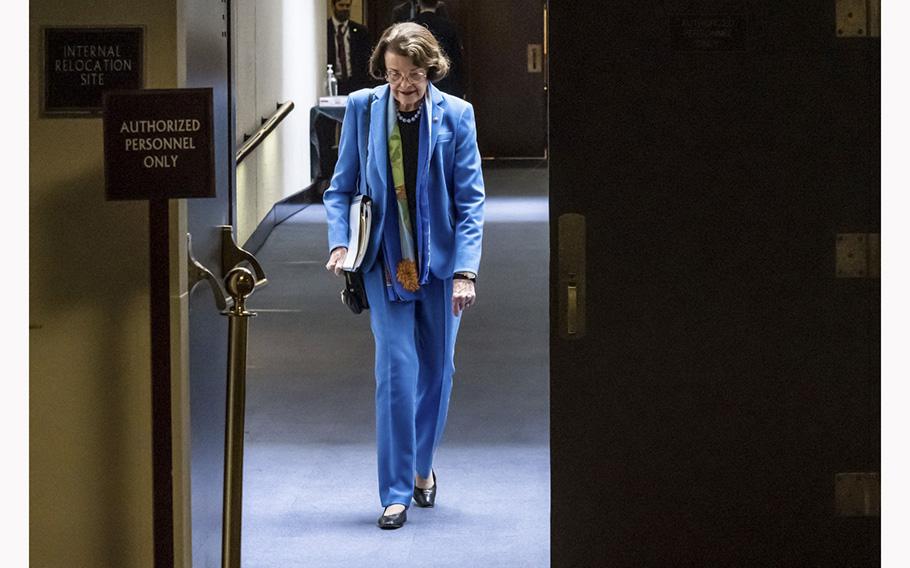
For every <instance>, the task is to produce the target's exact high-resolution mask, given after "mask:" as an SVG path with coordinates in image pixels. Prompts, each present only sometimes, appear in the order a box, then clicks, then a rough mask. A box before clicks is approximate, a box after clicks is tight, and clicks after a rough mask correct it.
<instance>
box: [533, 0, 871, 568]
mask: <svg viewBox="0 0 910 568" xmlns="http://www.w3.org/2000/svg"><path fill="white" fill-rule="evenodd" d="M550 9H551V18H550V30H551V36H550V48H551V49H550V61H551V69H550V71H551V73H550V75H551V89H550V158H551V161H550V164H551V165H550V195H551V205H550V212H551V217H550V221H551V243H552V250H551V258H552V259H553V262H552V269H551V283H552V284H551V298H552V299H553V303H552V308H551V325H552V330H551V331H552V333H551V338H552V340H551V353H550V356H551V428H552V437H551V451H552V461H551V463H552V478H551V479H552V517H551V522H552V564H553V566H556V567H560V566H611V567H624V566H630V567H631V566H635V567H642V566H648V567H664V566H666V567H674V568H677V567H684V566H692V567H705V566H712V567H715V566H717V567H719V566H730V567H734V566H735V567H752V566H755V567H768V566H778V567H781V566H793V567H807V566H819V567H822V566H823V567H840V566H842V567H848V566H849V567H860V566H876V565H879V533H880V524H879V519H878V517H877V516H865V515H862V514H861V515H859V516H846V515H844V514H842V513H844V512H845V510H843V509H839V506H843V502H841V503H840V505H839V502H838V500H837V499H836V480H837V479H838V478H837V476H838V474H842V473H848V472H878V471H879V470H880V431H879V385H880V381H879V379H880V374H879V367H878V360H879V282H878V280H876V279H874V278H868V277H865V278H863V277H857V278H846V277H838V273H837V269H836V261H835V258H836V257H835V251H836V248H837V246H838V235H839V234H845V233H878V232H879V204H880V201H879V185H880V179H879V156H880V146H879V132H880V129H879V116H880V111H879V106H878V105H879V103H878V101H879V90H880V88H879V76H880V74H879V68H880V65H879V52H880V42H879V40H878V38H868V37H861V38H846V37H841V36H839V34H838V32H837V26H836V24H835V3H834V2H830V1H815V0H813V1H809V2H797V3H793V2H759V1H734V2H726V1H725V2H709V1H696V2H673V1H671V2H667V1H659V0H643V1H641V2H625V3H611V4H610V5H609V8H607V7H605V5H604V4H603V3H601V2H594V1H578V2H571V3H559V2H553V3H551V5H550ZM570 213H575V214H579V215H583V216H584V219H585V227H586V228H585V230H584V232H583V234H584V237H585V244H584V245H583V246H581V247H579V248H578V249H573V245H572V243H571V242H570V240H571V239H570V238H569V236H568V235H569V233H570V231H569V230H568V225H567V224H565V223H567V222H568V221H570V220H571V219H570V218H568V217H563V215H565V214H570ZM560 219H562V220H563V222H564V231H563V233H562V234H561V233H560ZM581 253H584V255H585V262H584V263H583V269H582V270H580V269H578V268H574V269H573V274H572V275H568V274H560V261H561V260H562V261H563V262H564V263H569V262H571V261H572V256H573V255H574V256H575V257H576V258H580V256H581ZM840 276H846V274H841V275H840ZM570 290H571V292H570ZM570 293H571V294H576V298H577V301H578V304H577V306H578V308H577V309H578V311H577V312H576V318H577V319H576V321H575V333H574V334H569V333H568V329H567V325H568V319H567V310H568V307H569V305H570V300H571V296H570ZM564 328H565V329H564ZM869 496H870V498H871V499H872V500H873V501H874V495H873V493H870V494H869ZM872 505H873V507H872V509H874V502H873V503H872ZM873 514H874V513H873Z"/></svg>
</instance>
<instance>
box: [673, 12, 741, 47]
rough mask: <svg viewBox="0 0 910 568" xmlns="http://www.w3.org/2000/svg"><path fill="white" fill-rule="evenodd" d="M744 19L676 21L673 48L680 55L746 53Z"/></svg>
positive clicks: (712, 17)
mask: <svg viewBox="0 0 910 568" xmlns="http://www.w3.org/2000/svg"><path fill="white" fill-rule="evenodd" d="M745 36H746V19H745V17H742V16H682V17H677V18H676V19H675V20H674V21H673V47H674V49H677V50H679V51H743V50H745V48H746V37H745Z"/></svg>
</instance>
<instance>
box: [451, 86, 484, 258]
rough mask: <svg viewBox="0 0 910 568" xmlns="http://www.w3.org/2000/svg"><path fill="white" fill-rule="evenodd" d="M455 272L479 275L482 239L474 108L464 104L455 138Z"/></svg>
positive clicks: (482, 201) (481, 185) (481, 184)
mask: <svg viewBox="0 0 910 568" xmlns="http://www.w3.org/2000/svg"><path fill="white" fill-rule="evenodd" d="M455 142H456V146H455V171H454V176H453V182H454V185H455V190H454V192H453V193H454V195H453V197H454V201H455V272H473V273H474V274H477V273H478V270H479V269H480V253H481V241H482V238H483V203H484V187H483V173H482V171H481V161H480V150H479V149H478V147H477V126H476V125H475V123H474V107H473V106H471V105H470V104H468V105H467V107H466V108H465V110H464V112H463V113H462V115H461V118H460V119H459V121H458V126H457V129H456V138H455Z"/></svg>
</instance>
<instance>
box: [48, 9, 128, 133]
mask: <svg viewBox="0 0 910 568" xmlns="http://www.w3.org/2000/svg"><path fill="white" fill-rule="evenodd" d="M143 37H144V30H143V28H141V27H118V28H100V27H99V28H56V27H48V28H44V84H43V87H44V94H43V97H42V112H43V114H44V115H45V116H55V115H56V116H70V117H72V116H99V115H100V114H101V110H102V109H101V102H102V101H101V98H102V94H103V93H104V92H105V91H108V90H114V89H141V88H142V87H143V86H144V85H143V76H144V75H143Z"/></svg>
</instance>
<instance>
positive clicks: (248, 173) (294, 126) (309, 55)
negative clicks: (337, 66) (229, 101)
mask: <svg viewBox="0 0 910 568" xmlns="http://www.w3.org/2000/svg"><path fill="white" fill-rule="evenodd" d="M235 1H236V2H237V4H236V9H237V15H236V22H235V25H234V33H235V35H234V57H235V60H236V62H237V65H236V76H235V88H236V93H237V107H236V112H237V145H238V147H239V146H240V144H242V143H243V135H244V134H249V135H252V134H253V133H254V132H256V129H258V128H259V126H260V124H261V119H262V118H265V117H268V116H270V115H271V114H272V113H274V112H275V108H276V104H277V103H279V102H281V103H284V102H286V101H289V100H290V101H294V107H295V108H294V111H293V112H291V114H290V115H288V117H287V118H286V119H285V120H284V121H283V122H282V123H281V124H280V125H279V126H278V129H277V130H276V131H275V132H274V133H273V134H271V135H270V136H269V137H268V138H267V139H266V140H265V141H264V142H263V143H262V144H261V145H260V146H259V147H258V148H257V149H256V150H255V151H254V152H253V153H252V154H250V155H249V156H248V157H247V158H246V160H244V161H243V163H241V164H240V166H239V167H238V168H237V240H238V242H240V243H243V242H244V241H246V240H247V238H249V236H250V235H251V234H252V233H253V231H254V230H255V229H256V226H257V225H258V224H259V222H260V221H261V220H262V219H263V218H264V217H265V216H266V214H267V213H268V212H269V210H271V208H272V205H274V204H275V203H276V202H278V201H280V200H282V199H284V198H285V197H287V196H289V195H291V194H293V193H296V192H298V191H300V190H302V189H303V188H305V187H307V186H308V185H309V184H310V181H311V180H310V146H309V137H310V108H311V107H312V106H314V105H315V104H316V103H317V101H318V99H319V96H320V95H321V94H322V89H323V72H324V70H325V57H326V55H325V41H326V39H325V34H326V24H325V22H326V18H328V15H327V12H326V8H325V5H324V3H323V2H322V0H235Z"/></svg>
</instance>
